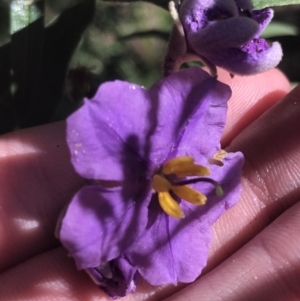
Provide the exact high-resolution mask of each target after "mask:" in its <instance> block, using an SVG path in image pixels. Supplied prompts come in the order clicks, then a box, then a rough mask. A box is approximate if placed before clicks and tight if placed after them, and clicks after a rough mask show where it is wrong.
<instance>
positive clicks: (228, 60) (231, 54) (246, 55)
mask: <svg viewBox="0 0 300 301" xmlns="http://www.w3.org/2000/svg"><path fill="white" fill-rule="evenodd" d="M254 47H255V46H254ZM258 47H260V46H259V45H258ZM206 57H207V58H208V59H209V60H211V61H213V62H214V63H215V64H216V65H217V66H220V67H222V68H224V69H226V70H228V71H229V72H231V73H234V74H240V75H251V74H256V73H261V72H266V71H268V70H270V69H272V68H275V67H276V66H277V65H278V64H279V62H280V61H281V58H282V48H281V46H280V44H279V43H278V42H274V43H272V45H271V46H268V49H266V50H263V48H261V49H259V50H258V51H256V50H255V49H253V50H252V49H250V50H249V52H246V51H242V50H240V49H238V48H228V49H220V50H215V51H214V52H213V53H207V55H206Z"/></svg>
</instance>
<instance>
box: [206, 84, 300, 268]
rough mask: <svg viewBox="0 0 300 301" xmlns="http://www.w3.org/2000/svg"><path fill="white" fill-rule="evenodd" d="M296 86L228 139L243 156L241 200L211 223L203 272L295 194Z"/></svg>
mask: <svg viewBox="0 0 300 301" xmlns="http://www.w3.org/2000/svg"><path fill="white" fill-rule="evenodd" d="M299 116H300V86H298V87H297V88H296V89H294V90H293V91H292V92H291V93H289V94H288V95H287V96H286V97H285V98H284V99H283V101H281V102H279V103H277V104H276V105H275V106H273V107H272V108H271V109H270V110H268V111H267V112H266V113H265V114H264V115H262V116H261V117H260V118H259V119H258V120H256V121H255V122H253V123H252V124H251V125H250V126H249V127H247V128H246V129H245V130H244V131H243V132H242V133H241V134H240V135H239V136H238V137H236V139H235V140H234V141H233V142H232V144H231V146H230V148H229V150H230V151H236V150H240V151H242V152H243V153H244V155H245V159H246V162H245V166H244V168H243V177H242V186H243V192H242V197H241V201H240V202H239V203H238V204H237V205H236V206H235V207H234V208H232V209H231V210H229V211H228V212H226V213H225V214H224V215H223V216H222V217H221V218H220V219H219V220H218V221H217V222H216V223H215V224H214V226H213V229H214V233H215V236H214V237H215V239H214V240H213V244H212V248H211V258H210V262H209V266H208V270H209V269H212V268H213V267H214V266H216V265H217V264H218V263H220V262H222V261H223V260H224V259H225V258H227V257H228V256H229V255H230V254H232V253H233V252H234V251H236V250H237V249H238V248H239V247H241V246H242V245H243V244H245V243H246V242H247V241H249V240H250V239H251V238H252V237H253V236H254V235H255V234H256V233H258V232H259V231H261V230H262V229H263V228H264V227H266V226H267V225H268V224H269V223H270V222H271V221H273V220H274V219H275V218H276V217H278V216H279V215H280V214H281V213H282V212H283V211H284V210H286V209H287V208H289V207H290V206H292V205H294V204H295V202H297V201H298V200H299V198H300V166H299V164H298V162H299V160H300V140H299V139H297V137H299V136H300V128H299V126H298V124H299Z"/></svg>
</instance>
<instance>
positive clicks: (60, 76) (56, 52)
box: [0, 0, 300, 133]
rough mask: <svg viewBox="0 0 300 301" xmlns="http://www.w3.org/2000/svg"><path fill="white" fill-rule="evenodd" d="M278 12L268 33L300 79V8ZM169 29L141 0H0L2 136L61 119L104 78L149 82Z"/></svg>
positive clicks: (157, 10)
mask: <svg viewBox="0 0 300 301" xmlns="http://www.w3.org/2000/svg"><path fill="white" fill-rule="evenodd" d="M124 2H125V1H124ZM148 2H149V1H148ZM159 3H160V6H164V7H166V4H167V1H160V2H159ZM255 3H258V2H257V1H256V2H255ZM275 11H276V13H275V18H274V21H273V22H272V23H271V25H270V26H269V27H268V28H267V30H266V32H265V33H264V36H265V37H268V38H270V39H271V40H279V41H280V42H281V44H282V47H283V49H284V53H285V57H284V59H283V61H282V62H281V63H280V66H279V67H280V68H281V69H282V70H283V71H284V72H285V73H286V74H287V76H288V77H289V78H290V80H291V81H293V82H299V81H300V60H299V52H300V49H299V47H300V46H298V45H300V42H299V40H300V35H299V32H300V31H299V28H300V18H299V14H300V6H299V5H294V6H282V7H276V9H275ZM171 28H172V21H171V18H170V16H169V14H168V12H167V10H165V9H162V8H161V7H159V6H155V5H153V4H151V3H147V2H141V1H131V3H130V4H128V3H127V4H126V3H116V2H114V1H109V2H105V1H101V0H35V1H32V0H31V1H30V0H11V1H9V0H0V78H1V82H0V133H5V132H8V131H11V130H14V129H15V128H23V127H28V126H34V125H38V124H44V123H48V122H51V121H54V120H61V119H64V118H66V117H67V116H68V114H70V113H71V112H72V111H73V110H75V109H76V108H77V107H78V106H79V105H80V104H81V103H82V99H83V97H92V95H93V94H94V93H95V91H96V89H97V87H98V86H99V85H100V84H101V83H102V82H104V81H107V80H115V79H121V80H128V81H132V82H136V83H138V84H140V85H143V86H146V87H149V86H150V85H151V84H152V83H153V82H155V81H156V80H158V79H159V78H161V66H162V62H163V59H164V56H165V52H166V48H167V41H168V37H169V33H170V31H171ZM11 33H12V34H11Z"/></svg>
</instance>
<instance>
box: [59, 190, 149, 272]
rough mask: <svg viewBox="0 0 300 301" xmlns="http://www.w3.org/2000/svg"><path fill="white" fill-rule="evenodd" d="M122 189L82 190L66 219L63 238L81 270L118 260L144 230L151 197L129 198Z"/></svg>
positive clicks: (61, 238) (61, 233)
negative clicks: (126, 197) (148, 202)
mask: <svg viewBox="0 0 300 301" xmlns="http://www.w3.org/2000/svg"><path fill="white" fill-rule="evenodd" d="M123 193H124V192H123V190H122V189H119V188H118V189H105V188H102V187H100V186H86V187H84V188H82V189H81V190H80V191H79V192H78V193H77V194H76V195H75V196H74V198H73V200H72V202H71V203H70V204H69V206H68V208H67V211H66V213H65V215H64V217H63V218H62V221H61V225H60V229H59V238H60V240H61V242H62V244H63V245H64V246H65V247H66V248H67V249H68V251H69V255H70V256H72V257H73V258H74V259H75V261H76V265H77V268H78V269H86V268H94V267H98V266H100V265H101V264H102V263H104V262H107V261H110V260H113V259H115V258H117V257H118V256H119V255H120V254H121V253H122V252H123V251H124V250H125V249H126V248H127V247H128V246H129V245H131V244H132V243H133V242H134V241H135V240H136V239H137V238H138V237H139V236H140V235H141V233H142V232H143V231H144V229H145V226H146V223H147V211H148V210H147V204H144V202H142V201H141V200H143V199H145V200H148V201H149V197H148V198H147V196H145V195H144V196H142V199H138V197H137V199H133V198H131V199H128V200H126V199H125V198H124V195H123Z"/></svg>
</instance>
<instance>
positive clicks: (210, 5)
mask: <svg viewBox="0 0 300 301" xmlns="http://www.w3.org/2000/svg"><path fill="white" fill-rule="evenodd" d="M178 13H179V18H180V21H181V23H182V26H183V29H184V34H185V41H182V43H186V49H185V53H184V54H183V53H181V54H179V53H180V52H182V47H179V46H176V45H175V44H177V45H178V44H179V42H178V38H177V39H174V38H173V40H174V41H175V44H174V45H170V49H173V50H172V51H173V53H172V52H171V54H170V55H169V56H167V58H166V61H168V60H170V61H171V62H172V60H173V61H175V60H179V61H180V57H184V58H185V59H186V60H191V59H189V56H191V57H192V58H193V56H195V55H196V56H198V58H199V59H200V60H202V61H203V62H204V63H205V64H206V65H208V66H209V67H210V69H211V70H213V71H214V70H215V66H219V67H221V68H224V69H225V70H228V71H229V72H231V73H232V74H240V75H250V74H256V73H261V72H265V71H267V70H269V69H271V68H274V67H276V66H277V65H278V63H279V62H280V60H281V58H282V49H281V46H280V44H279V43H278V42H274V43H272V44H271V45H269V44H268V43H267V41H266V40H264V39H262V38H260V37H259V36H260V34H261V33H262V31H263V30H264V29H265V28H266V26H267V25H268V24H269V22H270V21H271V19H272V17H273V10H272V9H270V8H265V9H262V10H253V11H252V3H251V1H250V0H226V1H225V0H185V1H183V2H182V4H181V6H180V7H179V12H178ZM173 43H174V42H173ZM171 44H172V39H171ZM176 47H177V48H176ZM174 49H178V51H177V52H178V53H177V54H176V51H174ZM170 57H171V58H170ZM177 57H178V58H177ZM183 61H184V60H183ZM180 63H182V62H180ZM166 65H168V64H166ZM169 68H171V67H169ZM166 73H168V71H167V72H166Z"/></svg>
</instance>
